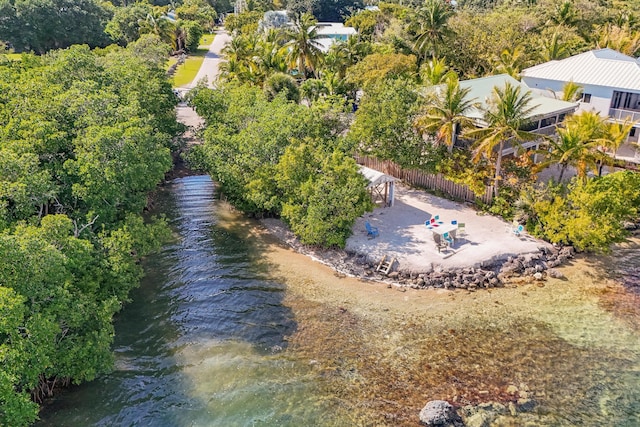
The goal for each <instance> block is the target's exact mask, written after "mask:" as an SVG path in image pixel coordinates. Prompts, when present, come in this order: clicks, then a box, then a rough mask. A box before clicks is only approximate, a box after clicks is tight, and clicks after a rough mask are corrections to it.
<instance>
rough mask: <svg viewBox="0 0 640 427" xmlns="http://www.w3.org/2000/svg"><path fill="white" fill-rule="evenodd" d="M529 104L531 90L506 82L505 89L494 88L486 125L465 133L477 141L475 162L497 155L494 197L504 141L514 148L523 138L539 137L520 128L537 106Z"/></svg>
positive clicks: (527, 139) (524, 139)
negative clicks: (483, 157)
mask: <svg viewBox="0 0 640 427" xmlns="http://www.w3.org/2000/svg"><path fill="white" fill-rule="evenodd" d="M531 103H532V98H531V92H530V91H527V92H525V93H522V87H521V86H512V85H511V84H510V83H506V84H505V86H504V88H499V87H494V88H493V93H492V97H491V100H490V104H489V108H488V110H487V111H486V112H485V118H484V119H485V121H486V123H487V127H486V128H482V129H475V130H472V131H470V132H468V133H467V134H466V135H467V136H469V137H470V138H473V139H475V140H477V142H476V147H475V151H474V161H479V160H480V158H481V157H482V156H485V157H487V158H492V157H493V156H494V155H495V156H496V163H495V169H496V171H495V179H494V193H495V195H496V196H498V187H499V185H500V174H501V165H502V151H503V150H504V143H505V142H509V143H511V144H512V145H513V146H514V147H515V146H518V145H519V144H520V143H521V142H522V141H533V140H535V139H537V138H539V137H540V136H539V135H536V134H532V133H531V132H527V131H523V130H521V129H522V127H523V126H524V125H526V124H527V123H528V122H529V120H530V119H529V118H530V117H531V114H532V113H533V111H534V110H535V108H536V107H537V105H531ZM496 148H497V149H496Z"/></svg>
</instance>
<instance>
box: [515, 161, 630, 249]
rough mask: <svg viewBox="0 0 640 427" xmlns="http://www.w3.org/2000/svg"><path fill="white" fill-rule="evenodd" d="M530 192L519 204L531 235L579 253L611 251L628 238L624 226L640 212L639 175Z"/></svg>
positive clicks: (575, 182) (613, 176)
mask: <svg viewBox="0 0 640 427" xmlns="http://www.w3.org/2000/svg"><path fill="white" fill-rule="evenodd" d="M529 191H530V192H531V195H532V196H533V197H531V196H530V197H527V199H529V200H527V202H526V203H523V200H520V203H521V205H522V208H523V210H524V211H525V212H526V219H527V220H528V225H529V228H530V229H531V231H532V232H533V233H535V234H536V235H538V236H540V237H543V238H545V239H546V240H548V241H550V242H552V243H562V244H569V245H574V246H575V247H576V248H577V249H578V250H590V251H608V250H609V248H610V244H611V243H614V242H621V241H623V240H624V239H625V237H627V236H628V234H629V232H628V230H626V229H625V228H624V225H625V223H627V222H632V221H635V220H636V219H637V218H638V213H639V212H638V210H639V209H640V196H639V195H640V174H637V173H635V172H630V171H625V172H616V173H613V174H610V175H606V176H603V177H597V178H594V179H591V180H588V181H583V180H581V179H578V178H576V179H573V180H572V181H571V182H570V184H569V185H568V186H561V185H553V184H552V185H550V186H544V187H542V188H538V189H535V190H532V189H530V190H529Z"/></svg>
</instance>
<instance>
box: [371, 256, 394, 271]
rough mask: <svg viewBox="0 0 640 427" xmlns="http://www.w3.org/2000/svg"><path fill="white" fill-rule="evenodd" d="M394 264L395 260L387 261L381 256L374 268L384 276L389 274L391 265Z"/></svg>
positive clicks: (385, 257)
mask: <svg viewBox="0 0 640 427" xmlns="http://www.w3.org/2000/svg"><path fill="white" fill-rule="evenodd" d="M395 262H396V259H395V258H391V259H390V260H389V259H387V256H386V255H385V256H383V257H382V259H381V260H380V263H379V264H378V267H377V268H376V271H380V272H382V273H384V274H389V272H390V271H391V269H392V268H393V264H394V263H395Z"/></svg>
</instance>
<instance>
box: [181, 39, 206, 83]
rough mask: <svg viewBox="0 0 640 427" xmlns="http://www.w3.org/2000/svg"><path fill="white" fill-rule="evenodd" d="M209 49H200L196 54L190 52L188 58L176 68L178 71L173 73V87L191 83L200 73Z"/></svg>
mask: <svg viewBox="0 0 640 427" xmlns="http://www.w3.org/2000/svg"><path fill="white" fill-rule="evenodd" d="M208 51H209V50H208V49H207V48H205V49H200V48H198V51H197V52H196V53H194V54H190V55H189V56H188V57H187V60H186V61H184V63H183V64H182V65H179V66H178V68H177V69H176V73H175V74H174V75H173V81H172V84H173V87H180V86H184V85H186V84H189V83H191V81H193V79H194V78H195V77H196V74H198V70H199V69H200V66H201V65H202V61H204V56H205V55H206V53H207V52H208Z"/></svg>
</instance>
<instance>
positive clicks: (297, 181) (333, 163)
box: [191, 86, 371, 246]
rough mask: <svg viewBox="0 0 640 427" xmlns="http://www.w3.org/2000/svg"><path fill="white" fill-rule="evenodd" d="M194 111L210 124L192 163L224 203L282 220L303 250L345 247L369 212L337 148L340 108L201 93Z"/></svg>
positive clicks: (244, 90) (252, 93) (245, 91)
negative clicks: (212, 179)
mask: <svg viewBox="0 0 640 427" xmlns="http://www.w3.org/2000/svg"><path fill="white" fill-rule="evenodd" d="M192 102H193V104H194V105H195V107H196V110H197V111H198V113H199V114H200V115H202V116H203V117H205V118H206V121H207V129H206V131H205V143H204V145H202V146H200V147H196V148H195V149H194V150H193V151H192V153H191V160H192V162H195V163H196V164H199V165H200V166H202V167H204V168H205V169H206V170H207V171H209V172H210V173H211V174H212V175H213V176H214V177H215V178H216V180H217V181H219V182H220V184H221V186H222V191H223V192H224V193H225V195H226V197H227V198H228V199H229V200H230V201H231V202H232V203H233V204H234V205H235V206H237V207H239V208H240V209H242V210H243V211H244V212H246V213H249V214H252V215H259V216H262V215H273V216H281V217H282V218H283V219H284V220H285V221H286V222H287V223H288V224H289V225H290V226H291V228H292V229H293V231H294V232H296V234H298V236H300V238H301V240H302V241H303V242H304V243H308V244H314V245H322V246H344V244H345V241H346V239H347V237H348V236H349V235H350V233H351V226H352V225H353V222H354V221H355V219H356V218H357V217H359V216H360V215H362V214H363V213H364V212H365V211H366V210H368V209H370V208H371V199H370V197H369V195H368V193H367V191H366V182H365V179H364V177H362V176H361V175H360V174H359V172H358V168H357V166H356V164H355V162H354V160H353V158H351V157H350V156H349V155H348V153H347V152H345V150H344V149H343V148H341V146H340V145H339V143H338V138H337V137H338V135H339V133H340V132H341V131H342V130H343V129H344V125H343V124H342V123H341V121H340V116H339V115H338V112H337V111H336V108H335V107H334V106H332V105H329V104H326V103H317V104H315V105H314V106H313V107H311V108H308V107H305V106H302V105H299V104H296V103H294V102H291V101H289V100H287V98H286V96H285V93H282V94H280V95H278V96H276V97H275V98H273V100H272V101H269V100H268V99H267V98H266V96H265V94H264V93H263V91H261V90H260V89H259V88H255V87H248V86H239V87H234V86H227V87H225V88H224V89H222V90H219V91H211V90H208V89H205V88H199V89H198V90H197V91H196V93H195V94H194V96H193V99H192Z"/></svg>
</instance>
